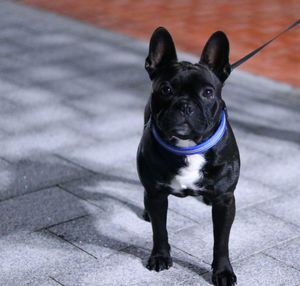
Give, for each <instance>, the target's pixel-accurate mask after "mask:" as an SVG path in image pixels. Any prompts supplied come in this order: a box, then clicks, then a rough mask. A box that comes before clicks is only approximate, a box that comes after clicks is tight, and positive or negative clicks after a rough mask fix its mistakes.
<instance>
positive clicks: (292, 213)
mask: <svg viewBox="0 0 300 286" xmlns="http://www.w3.org/2000/svg"><path fill="white" fill-rule="evenodd" d="M288 191H289V190H287V193H288ZM299 204H300V192H299V191H294V192H289V194H287V195H285V196H281V197H280V198H277V199H275V200H272V202H269V203H262V204H259V205H257V206H256V207H257V208H258V209H260V210H262V211H264V212H266V213H269V214H272V215H274V216H275V217H279V218H281V219H282V220H284V221H287V222H290V223H293V224H295V225H298V226H299V227H300V211H299Z"/></svg>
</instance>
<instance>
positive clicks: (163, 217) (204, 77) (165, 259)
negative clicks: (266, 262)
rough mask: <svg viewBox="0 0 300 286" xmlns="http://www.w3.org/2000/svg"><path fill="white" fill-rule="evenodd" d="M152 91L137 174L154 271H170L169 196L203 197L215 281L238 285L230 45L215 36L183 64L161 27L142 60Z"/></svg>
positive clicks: (236, 160)
mask: <svg viewBox="0 0 300 286" xmlns="http://www.w3.org/2000/svg"><path fill="white" fill-rule="evenodd" d="M145 69H146V70H147V72H148V74H149V77H150V80H151V81H152V93H151V96H150V98H149V101H148V103H147V104H146V107H145V113H144V123H145V125H144V131H143V135H142V138H141V141H140V144H139V147H138V152H137V169H138V174H139V178H140V181H141V183H142V185H143V186H144V189H145V191H144V205H145V210H144V219H145V220H147V221H150V222H151V224H152V230H153V249H152V252H151V255H150V258H149V260H148V262H147V268H148V269H149V270H155V271H161V270H164V269H169V268H170V267H171V266H172V258H171V256H170V245H169V241H168V232H167V228H166V221H167V209H168V196H169V195H175V196H178V197H185V196H202V198H203V201H204V202H205V203H206V204H210V205H211V206H212V219H213V234H214V248H213V262H212V270H213V271H212V282H213V284H214V285H218V286H230V285H234V284H236V281H237V279H236V275H235V274H234V271H233V269H232V266H231V263H230V259H229V249H228V241H229V234H230V229H231V226H232V223H233V220H234V217H235V197H234V190H235V188H236V185H237V182H238V179H239V172H240V157H239V150H238V147H237V143H236V140H235V137H234V134H233V131H232V128H231V126H230V124H229V121H228V115H227V109H226V105H225V102H224V101H223V99H222V95H221V92H222V87H223V85H224V82H225V80H226V79H227V78H228V76H229V75H230V72H231V68H230V64H229V41H228V39H227V37H226V35H225V33H223V32H221V31H218V32H215V33H214V34H212V36H211V37H210V38H209V39H208V41H207V43H206V45H205V46H204V49H203V51H202V54H201V57H200V60H199V62H198V63H196V64H192V63H189V62H186V61H181V62H180V61H178V60H177V54H176V49H175V45H174V42H173V39H172V37H171V35H170V33H169V32H168V31H167V30H166V29H165V28H163V27H159V28H157V29H156V30H155V31H154V32H153V34H152V37H151V40H150V44H149V54H148V56H147V58H146V61H145Z"/></svg>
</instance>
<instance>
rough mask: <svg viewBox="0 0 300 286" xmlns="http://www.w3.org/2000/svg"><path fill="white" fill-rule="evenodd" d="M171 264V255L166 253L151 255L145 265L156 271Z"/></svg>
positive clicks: (164, 268)
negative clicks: (165, 254)
mask: <svg viewBox="0 0 300 286" xmlns="http://www.w3.org/2000/svg"><path fill="white" fill-rule="evenodd" d="M172 265H173V261H172V257H171V256H169V255H167V256H163V255H151V256H150V258H149V260H148V263H147V265H146V267H147V268H148V269H149V270H155V271H156V272H159V271H162V270H166V269H169V268H170V267H171V266H172Z"/></svg>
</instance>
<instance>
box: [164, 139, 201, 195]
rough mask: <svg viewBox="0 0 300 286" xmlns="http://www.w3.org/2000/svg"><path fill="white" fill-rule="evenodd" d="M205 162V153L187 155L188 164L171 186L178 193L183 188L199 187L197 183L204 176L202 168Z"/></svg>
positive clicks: (194, 188) (179, 172) (176, 176)
mask: <svg viewBox="0 0 300 286" xmlns="http://www.w3.org/2000/svg"><path fill="white" fill-rule="evenodd" d="M184 141H186V140H184ZM180 143H181V144H180V146H182V145H183V144H182V142H180ZM194 144H195V143H194ZM178 145H179V144H178ZM185 146H186V145H185ZM205 162H206V161H205V158H204V155H202V154H195V155H191V156H187V157H186V166H184V167H182V168H181V169H179V171H178V174H177V175H175V176H174V178H173V179H172V180H171V182H170V187H171V188H172V189H173V191H174V192H175V193H176V192H179V191H180V190H182V189H192V190H197V189H199V187H197V186H196V185H195V183H196V182H197V181H199V180H201V179H202V178H203V173H202V168H203V166H204V164H205Z"/></svg>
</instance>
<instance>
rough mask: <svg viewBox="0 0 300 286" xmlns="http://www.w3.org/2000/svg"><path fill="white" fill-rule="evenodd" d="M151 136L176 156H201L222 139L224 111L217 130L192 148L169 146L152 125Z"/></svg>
mask: <svg viewBox="0 0 300 286" xmlns="http://www.w3.org/2000/svg"><path fill="white" fill-rule="evenodd" d="M151 130H152V134H153V136H154V138H155V140H156V141H157V143H158V144H159V145H161V146H162V147H164V148H165V149H167V150H168V151H170V152H171V153H174V154H176V155H183V156H187V155H194V154H203V153H205V152H206V151H208V150H209V149H210V148H212V147H213V146H215V145H216V144H217V143H218V142H219V141H220V140H221V139H222V137H223V135H224V134H225V131H226V115H225V111H222V117H221V122H220V125H219V127H218V129H217V131H216V132H215V133H214V134H213V135H212V136H211V137H210V138H208V139H207V140H206V141H204V142H202V143H200V144H198V145H195V146H192V147H177V146H173V145H170V144H169V143H167V142H165V141H164V140H163V139H162V138H161V137H160V136H159V134H158V132H157V130H156V128H155V126H154V124H152V128H151Z"/></svg>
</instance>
